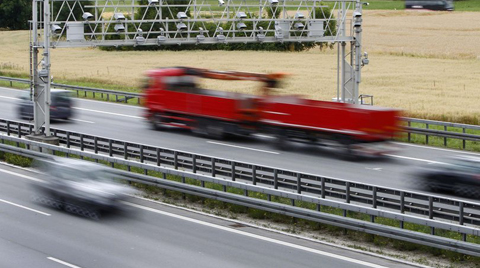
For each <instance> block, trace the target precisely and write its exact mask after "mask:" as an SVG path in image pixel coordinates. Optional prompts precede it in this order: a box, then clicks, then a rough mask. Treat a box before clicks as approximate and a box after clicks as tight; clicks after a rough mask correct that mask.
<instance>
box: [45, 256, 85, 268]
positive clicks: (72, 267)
mask: <svg viewBox="0 0 480 268" xmlns="http://www.w3.org/2000/svg"><path fill="white" fill-rule="evenodd" d="M47 259H49V260H51V261H54V262H58V263H60V264H63V265H65V266H68V267H71V268H80V266H76V265H73V264H71V263H68V262H66V261H62V260H59V259H55V258H54V257H48V258H47Z"/></svg>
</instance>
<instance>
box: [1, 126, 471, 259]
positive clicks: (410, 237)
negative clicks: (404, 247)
mask: <svg viewBox="0 0 480 268" xmlns="http://www.w3.org/2000/svg"><path fill="white" fill-rule="evenodd" d="M0 140H1V143H2V144H0V151H4V152H10V153H14V154H19V155H23V156H27V157H40V158H44V157H48V155H46V154H43V153H41V152H42V151H43V152H51V153H55V152H62V153H64V154H66V155H67V156H68V155H76V156H80V157H81V158H84V157H88V158H89V159H94V160H96V161H97V162H98V161H102V162H107V163H110V164H111V165H112V166H113V164H119V165H124V166H127V167H128V170H130V168H131V167H136V168H141V169H143V170H145V173H146V174H147V175H148V171H155V172H160V173H162V174H163V179H160V178H156V177H151V176H147V175H142V174H138V173H134V172H126V171H122V170H115V172H116V173H118V174H119V175H121V176H123V177H124V178H125V179H127V180H128V181H134V182H140V183H143V184H150V185H155V186H158V187H161V188H165V189H170V190H174V191H179V192H182V193H187V194H192V195H197V196H202V197H206V198H211V199H216V200H219V201H224V202H229V203H233V204H238V205H243V206H247V207H251V208H257V209H261V210H265V211H270V212H274V213H279V214H282V215H288V216H293V217H297V218H302V219H307V220H312V221H316V222H320V223H325V224H330V225H334V226H338V227H342V228H347V229H351V230H357V231H362V232H367V233H370V234H375V235H381V236H385V237H390V238H394V239H398V240H403V241H408V242H413V243H418V244H422V245H428V246H432V247H436V248H441V249H447V250H452V251H456V252H460V253H463V254H469V255H474V256H480V245H478V244H473V243H468V242H464V241H458V240H454V239H450V238H444V237H440V236H435V235H429V234H425V233H420V232H415V231H411V230H406V229H403V228H396V227H392V226H386V225H381V224H377V223H374V222H368V221H362V220H358V219H353V218H349V217H347V213H346V212H347V211H353V212H359V213H364V214H368V215H370V216H372V217H386V218H392V219H397V220H400V221H401V222H412V223H416V224H421V225H424V226H435V227H437V228H439V229H445V230H451V231H454V232H460V233H463V234H470V235H475V236H478V235H480V230H479V229H478V228H476V227H469V226H460V225H456V224H449V223H445V222H439V221H436V220H432V219H424V218H418V217H416V216H412V215H406V214H401V213H398V212H391V211H386V210H381V209H379V208H374V207H372V208H367V207H364V206H361V205H355V204H352V203H348V202H346V203H345V202H343V201H338V200H329V199H325V198H322V197H319V196H310V195H305V194H299V193H294V192H289V191H284V190H279V189H273V188H271V187H262V186H259V185H253V184H251V183H249V182H245V181H243V182H240V181H236V180H229V179H225V178H217V177H213V176H211V175H206V174H199V173H195V172H191V171H184V170H178V169H175V168H172V167H165V166H156V165H151V164H146V163H140V162H137V161H132V160H124V159H121V158H116V157H112V156H109V155H102V154H96V153H94V152H86V151H81V150H78V149H71V148H65V147H59V146H54V145H49V144H45V143H38V142H34V141H29V140H25V139H20V138H16V137H13V136H5V135H0ZM5 141H10V142H13V143H14V144H16V146H12V145H5V144H4V143H5ZM22 145H23V146H25V147H26V148H28V149H30V148H35V149H36V150H38V151H31V150H28V149H23V148H20V147H19V146H22ZM170 161H175V160H174V159H170ZM177 161H178V160H177ZM167 174H170V175H174V176H179V177H181V181H180V182H176V181H172V180H168V179H167ZM185 178H191V179H194V180H197V181H200V186H196V185H194V184H188V183H186V180H185ZM325 179H327V178H325ZM206 182H210V183H215V184H219V185H222V186H223V187H224V191H223V192H222V191H218V190H214V189H210V188H206V187H205V183H206ZM226 187H232V188H237V189H242V190H243V191H244V195H243V196H242V195H239V194H233V193H228V192H226V191H225V189H226ZM324 189H325V191H327V190H328V188H327V186H326V185H325V186H324ZM329 191H331V189H330V190H329ZM249 192H257V193H263V194H265V195H267V200H262V199H259V198H252V197H249V194H248V193H249ZM347 193H348V191H347ZM272 197H279V198H288V199H290V200H292V203H291V204H290V205H288V204H282V203H280V202H274V201H272ZM295 201H302V202H308V203H312V204H316V205H317V210H313V209H307V208H301V207H298V206H295ZM321 206H328V207H334V208H340V209H343V210H344V211H345V213H344V214H343V216H338V215H333V214H329V213H322V212H320V207H321ZM402 226H403V225H402Z"/></svg>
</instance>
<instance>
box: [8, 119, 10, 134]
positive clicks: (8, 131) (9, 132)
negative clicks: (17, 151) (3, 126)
mask: <svg viewBox="0 0 480 268" xmlns="http://www.w3.org/2000/svg"><path fill="white" fill-rule="evenodd" d="M7 136H10V121H7Z"/></svg>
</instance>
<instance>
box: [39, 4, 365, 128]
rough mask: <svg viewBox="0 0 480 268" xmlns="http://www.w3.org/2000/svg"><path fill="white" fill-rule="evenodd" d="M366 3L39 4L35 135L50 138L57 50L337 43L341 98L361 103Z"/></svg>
mask: <svg viewBox="0 0 480 268" xmlns="http://www.w3.org/2000/svg"><path fill="white" fill-rule="evenodd" d="M363 4H366V3H362V2H361V1H360V0H144V1H140V0H89V1H87V0H33V8H32V10H33V14H32V23H31V41H30V63H31V66H30V75H31V78H30V80H31V95H32V99H33V101H34V121H35V124H34V133H35V134H36V135H41V134H44V135H46V136H47V137H48V136H50V135H51V134H50V86H51V82H52V79H51V76H50V66H51V60H50V49H51V48H72V47H99V46H107V47H118V46H164V45H185V44H197V45H200V44H228V43H273V42H281V43H283V42H290V43H305V42H314V43H328V44H329V45H334V44H337V48H338V62H337V97H336V98H335V99H336V100H337V101H342V102H349V103H354V104H356V103H358V98H359V84H360V80H361V75H360V74H361V67H362V66H363V65H365V64H368V57H367V54H366V53H365V54H364V55H362V51H361V50H362V44H361V40H362V6H363ZM348 44H349V45H348ZM40 50H43V52H42V59H41V61H40V62H39V51H40ZM42 130H43V132H42Z"/></svg>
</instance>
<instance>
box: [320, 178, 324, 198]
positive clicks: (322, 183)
mask: <svg viewBox="0 0 480 268" xmlns="http://www.w3.org/2000/svg"><path fill="white" fill-rule="evenodd" d="M320 185H321V186H320V187H322V198H323V199H325V178H324V177H322V182H321V184H320Z"/></svg>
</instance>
